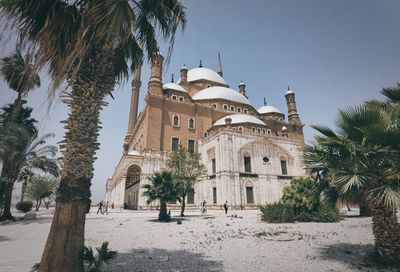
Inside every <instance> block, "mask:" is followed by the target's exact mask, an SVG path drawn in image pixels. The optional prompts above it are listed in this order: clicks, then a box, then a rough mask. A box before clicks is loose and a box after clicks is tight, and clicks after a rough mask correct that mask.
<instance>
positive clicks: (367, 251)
mask: <svg viewBox="0 0 400 272" xmlns="http://www.w3.org/2000/svg"><path fill="white" fill-rule="evenodd" d="M319 254H320V257H321V259H324V260H333V261H337V262H341V263H343V264H346V265H347V266H349V267H352V268H354V269H357V270H367V271H371V270H373V271H375V270H382V269H385V268H387V269H389V270H388V271H399V270H397V269H400V266H399V265H393V264H386V263H382V262H381V261H379V260H378V259H377V258H376V255H375V250H374V245H372V244H368V245H357V244H350V243H338V244H333V245H329V246H325V247H323V248H321V249H320V252H319ZM392 269H395V270H392Z"/></svg>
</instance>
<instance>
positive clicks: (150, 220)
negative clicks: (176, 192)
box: [147, 216, 189, 223]
mask: <svg viewBox="0 0 400 272" xmlns="http://www.w3.org/2000/svg"><path fill="white" fill-rule="evenodd" d="M185 217H186V216H185ZM185 217H171V220H170V221H168V222H164V221H158V218H153V219H149V220H147V221H148V222H155V223H176V222H178V221H181V222H182V221H188V220H189V218H185Z"/></svg>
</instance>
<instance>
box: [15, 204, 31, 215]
mask: <svg viewBox="0 0 400 272" xmlns="http://www.w3.org/2000/svg"><path fill="white" fill-rule="evenodd" d="M32 206H33V203H32V202H31V201H20V202H18V203H17V205H16V206H15V207H16V208H17V210H18V211H21V212H23V213H26V212H29V211H30V210H32Z"/></svg>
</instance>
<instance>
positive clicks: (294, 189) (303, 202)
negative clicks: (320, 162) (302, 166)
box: [282, 178, 319, 214]
mask: <svg viewBox="0 0 400 272" xmlns="http://www.w3.org/2000/svg"><path fill="white" fill-rule="evenodd" d="M282 202H283V203H286V204H290V205H292V206H293V207H294V209H295V212H296V214H300V213H303V212H309V211H312V210H315V208H316V207H318V205H319V196H316V195H315V183H314V181H313V180H312V179H311V178H297V179H294V180H292V182H291V183H290V186H289V187H286V188H284V189H283V196H282Z"/></svg>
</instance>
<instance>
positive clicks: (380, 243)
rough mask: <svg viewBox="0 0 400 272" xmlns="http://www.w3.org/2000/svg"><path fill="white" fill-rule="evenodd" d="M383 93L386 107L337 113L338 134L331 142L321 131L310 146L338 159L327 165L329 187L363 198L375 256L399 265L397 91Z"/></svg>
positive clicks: (377, 105)
mask: <svg viewBox="0 0 400 272" xmlns="http://www.w3.org/2000/svg"><path fill="white" fill-rule="evenodd" d="M382 94H384V95H386V96H387V97H388V98H389V99H388V100H387V101H386V102H385V103H381V102H379V101H369V102H367V103H366V104H364V105H362V106H359V107H352V108H349V109H347V110H344V111H340V112H339V116H338V119H337V126H338V131H339V134H340V136H339V137H337V139H336V140H332V137H331V138H329V137H327V136H326V133H325V136H322V137H319V138H317V139H316V140H317V143H316V145H315V146H314V147H316V149H318V148H321V147H323V148H325V149H326V150H329V151H330V152H331V153H333V154H334V156H337V163H336V164H329V167H331V168H330V172H331V174H330V181H331V183H332V185H333V186H335V187H336V189H337V190H338V192H339V194H347V193H349V192H351V191H356V192H359V193H360V194H362V195H364V196H365V197H366V200H367V202H368V204H369V206H370V208H371V212H372V221H373V233H374V237H375V248H376V252H377V254H378V255H379V256H380V257H382V258H383V259H385V260H388V261H390V262H399V261H400V224H399V223H398V222H397V217H396V212H397V211H398V209H399V207H400V170H399V169H400V142H399V140H398V139H400V103H399V102H400V99H398V98H400V88H399V87H396V88H391V89H384V90H383V92H382ZM310 151H312V150H310ZM311 153H312V152H311ZM341 154H346V155H345V156H343V157H340V155H341ZM327 157H329V156H327ZM342 158H343V159H342ZM321 161H324V162H326V161H327V159H326V158H325V159H322V160H321Z"/></svg>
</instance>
